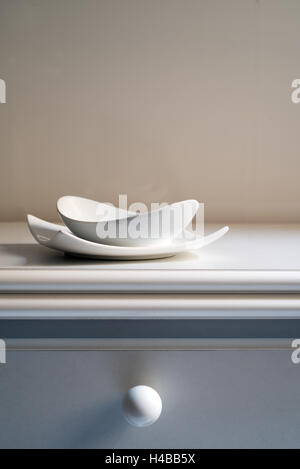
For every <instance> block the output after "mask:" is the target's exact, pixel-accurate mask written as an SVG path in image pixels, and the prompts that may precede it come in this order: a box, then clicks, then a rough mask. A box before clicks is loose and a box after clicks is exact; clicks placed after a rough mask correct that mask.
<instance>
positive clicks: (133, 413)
mask: <svg viewBox="0 0 300 469" xmlns="http://www.w3.org/2000/svg"><path fill="white" fill-rule="evenodd" d="M161 409H162V402H161V398H160V395H159V394H158V392H157V391H155V389H153V388H150V387H149V386H134V387H133V388H130V389H129V391H128V392H127V393H126V395H125V397H124V400H123V413H124V417H125V418H126V420H127V421H128V422H129V423H130V424H131V425H134V426H136V427H147V426H148V425H152V424H153V423H154V422H156V420H157V419H158V417H159V416H160V414H161Z"/></svg>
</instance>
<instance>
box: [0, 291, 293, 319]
mask: <svg viewBox="0 0 300 469" xmlns="http://www.w3.org/2000/svg"><path fill="white" fill-rule="evenodd" d="M0 319H21V320H23V319H81V320H87V319H152V320H153V319H285V320H286V319H300V295H276V294H273V295H270V294H268V295H266V294H265V295H252V294H248V295H230V294H227V295H224V294H223V295H221V294H220V295H204V294H201V295H195V294H194V295H175V294H174V295H141V294H140V295H123V294H119V295H116V294H111V295H104V294H103V295H95V294H90V295H87V294H85V295H83V294H77V295H71V294H69V295H67V294H36V295H32V294H5V295H0Z"/></svg>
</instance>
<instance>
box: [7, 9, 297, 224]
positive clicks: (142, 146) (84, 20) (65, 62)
mask: <svg viewBox="0 0 300 469" xmlns="http://www.w3.org/2000/svg"><path fill="white" fill-rule="evenodd" d="M299 76H300V1H299V0H260V1H259V0H0V78H2V79H5V81H6V84H7V103H6V104H0V164H1V169H0V171H1V172H0V220H15V219H20V220H21V219H23V218H24V215H25V214H26V213H27V212H30V213H33V214H35V215H37V216H40V217H45V218H52V219H53V218H55V217H56V209H55V201H56V199H57V197H59V196H61V195H64V194H74V195H75V194H77V195H82V196H86V197H90V198H95V199H97V200H102V201H112V202H117V196H118V194H119V193H127V194H128V196H129V200H130V201H146V202H150V201H169V202H171V201H175V200H178V199H183V198H197V199H199V200H200V201H204V202H205V203H206V219H207V220H215V221H220V222H221V221H228V222H230V221H233V220H241V221H255V220H259V221H260V220H263V221H286V220H289V221H300V210H299V200H300V184H299V170H300V150H299V135H300V132H299V124H300V104H299V105H296V104H292V102H291V99H290V95H291V82H292V80H293V79H294V78H298V77H299Z"/></svg>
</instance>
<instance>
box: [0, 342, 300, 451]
mask: <svg viewBox="0 0 300 469" xmlns="http://www.w3.org/2000/svg"><path fill="white" fill-rule="evenodd" d="M137 384H143V385H148V386H151V387H153V388H154V389H156V390H157V391H158V393H159V394H160V396H161V399H162V413H161V416H160V417H159V419H158V420H157V422H156V423H155V424H153V425H151V426H148V427H145V428H138V427H134V426H132V425H130V424H128V423H127V421H126V420H125V418H124V416H123V414H122V407H121V402H122V398H123V396H124V393H126V391H127V390H128V389H129V388H131V387H132V386H134V385H137ZM299 389H300V365H295V364H293V363H292V361H291V350H216V351H213V350H208V351H204V350H190V351H183V350H181V351H176V350H170V351H161V350H151V351H150V350H143V351H142V350H135V351H130V350H128V351H126V350H122V351H111V350H107V351H104V350H73V351H61V350H48V351H47V350H34V351H30V350H27V351H24V350H22V351H21V350H18V351H17V350H8V352H7V363H6V364H5V365H0V421H1V426H2V428H1V430H0V447H1V448H13V447H16V448H30V447H34V448H238V447H242V448H245V447H257V448H270V447H274V448H279V447H294V448H299V447H300V443H299V432H300V393H299Z"/></svg>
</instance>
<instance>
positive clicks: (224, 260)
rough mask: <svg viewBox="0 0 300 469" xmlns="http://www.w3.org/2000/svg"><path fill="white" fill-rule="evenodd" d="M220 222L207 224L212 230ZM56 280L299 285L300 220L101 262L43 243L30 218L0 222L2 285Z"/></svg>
mask: <svg viewBox="0 0 300 469" xmlns="http://www.w3.org/2000/svg"><path fill="white" fill-rule="evenodd" d="M219 227H220V226H207V229H206V233H209V232H211V231H213V230H214V229H217V228H219ZM25 284H26V285H25ZM54 284H55V291H60V290H61V289H63V290H64V291H69V290H75V289H76V288H78V287H79V289H80V290H83V291H85V290H86V289H88V290H89V291H91V290H92V291H95V290H97V291H98V290H100V291H101V290H102V289H103V290H105V291H114V290H120V291H124V289H128V291H136V290H143V291H151V292H152V291H156V290H158V291H162V290H166V291H174V290H176V289H179V290H180V289H182V290H183V291H201V290H205V291H206V290H207V291H215V290H221V291H224V290H228V289H229V290H231V291H234V290H239V291H241V290H247V291H248V290H255V291H261V290H264V291H270V290H271V291H274V290H276V289H279V290H280V291H281V290H287V291H289V292H292V291H300V225H299V224H291V225H235V224H233V225H230V231H229V232H228V233H227V234H226V235H225V236H224V237H223V238H222V239H220V240H218V241H217V242H216V243H214V244H212V245H210V246H207V247H204V248H203V249H200V250H199V251H196V252H188V253H185V254H181V255H177V256H175V257H173V258H168V259H161V260H150V261H97V260H86V259H78V258H72V257H70V256H65V255H63V254H61V253H57V252H55V251H52V250H50V249H48V248H46V247H43V246H40V245H38V244H37V243H36V241H35V240H34V239H33V238H32V236H31V234H30V232H29V230H28V228H27V226H26V224H25V223H0V291H6V290H7V291H15V289H17V290H19V288H20V290H21V291H24V290H26V291H27V289H28V288H29V287H30V288H31V289H30V291H35V288H36V289H37V290H41V289H46V290H47V291H49V290H51V289H52V287H51V285H54ZM16 285H18V287H17V288H16ZM229 285H231V288H229ZM53 288H54V287H53Z"/></svg>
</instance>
